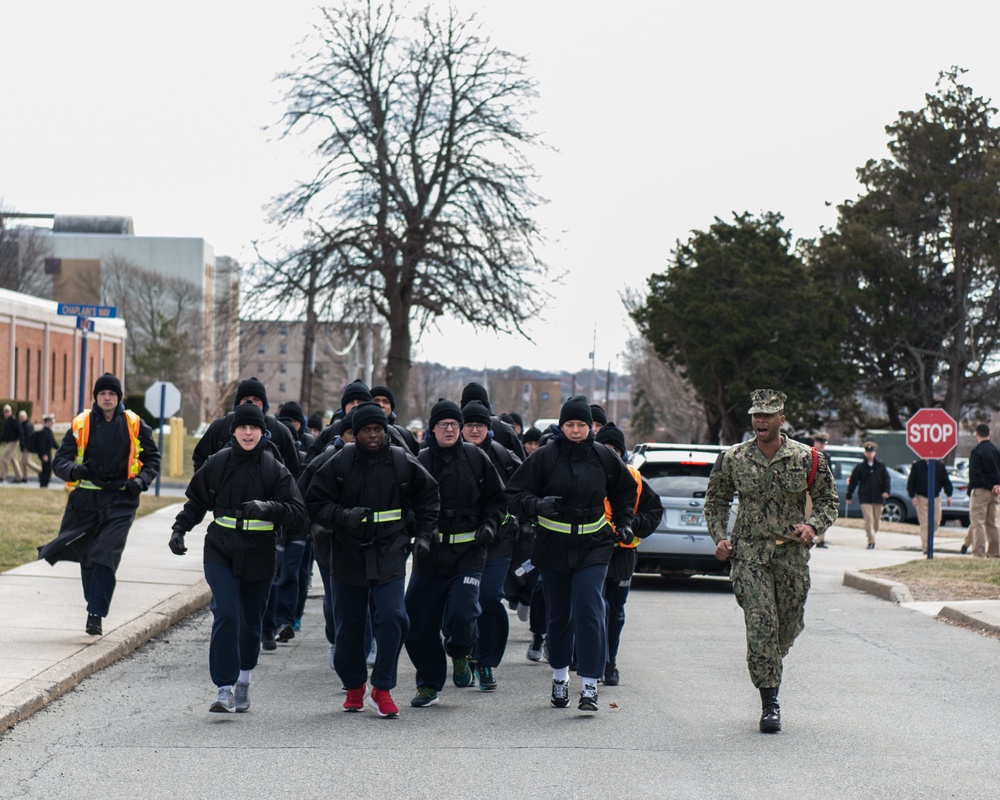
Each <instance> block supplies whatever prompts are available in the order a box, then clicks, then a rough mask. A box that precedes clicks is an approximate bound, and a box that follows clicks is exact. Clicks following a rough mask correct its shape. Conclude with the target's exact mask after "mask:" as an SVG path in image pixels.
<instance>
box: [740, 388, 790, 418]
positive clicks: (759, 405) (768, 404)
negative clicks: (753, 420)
mask: <svg viewBox="0 0 1000 800" xmlns="http://www.w3.org/2000/svg"><path fill="white" fill-rule="evenodd" d="M786 399H787V398H786V397H785V394H784V392H779V391H778V390H777V389H754V390H753V391H752V392H750V410H749V411H748V412H747V413H748V414H778V413H780V412H781V411H782V410H783V409H784V407H785V400H786Z"/></svg>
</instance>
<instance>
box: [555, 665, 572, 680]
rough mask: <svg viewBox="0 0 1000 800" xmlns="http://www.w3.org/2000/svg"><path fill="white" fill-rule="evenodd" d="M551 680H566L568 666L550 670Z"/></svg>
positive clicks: (567, 677)
mask: <svg viewBox="0 0 1000 800" xmlns="http://www.w3.org/2000/svg"><path fill="white" fill-rule="evenodd" d="M552 680H554V681H564V682H565V681H568V680H569V667H563V668H562V669H553V670H552Z"/></svg>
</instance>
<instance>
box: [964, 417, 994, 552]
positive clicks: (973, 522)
mask: <svg viewBox="0 0 1000 800" xmlns="http://www.w3.org/2000/svg"><path fill="white" fill-rule="evenodd" d="M975 433H976V442H977V444H976V446H975V447H973V448H972V452H971V453H969V540H970V542H971V544H972V555H973V556H975V557H976V558H1000V513H998V510H997V503H998V502H1000V449H998V448H997V446H996V445H995V444H993V442H991V441H990V426H989V425H986V424H984V423H980V424H979V425H977V426H976V431H975Z"/></svg>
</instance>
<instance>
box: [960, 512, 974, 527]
mask: <svg viewBox="0 0 1000 800" xmlns="http://www.w3.org/2000/svg"><path fill="white" fill-rule="evenodd" d="M971 522H972V520H970V519H969V517H968V515H966V516H964V517H960V518H959V520H958V524H959V525H961V526H962V527H963V528H968V527H969V524H970V523H971Z"/></svg>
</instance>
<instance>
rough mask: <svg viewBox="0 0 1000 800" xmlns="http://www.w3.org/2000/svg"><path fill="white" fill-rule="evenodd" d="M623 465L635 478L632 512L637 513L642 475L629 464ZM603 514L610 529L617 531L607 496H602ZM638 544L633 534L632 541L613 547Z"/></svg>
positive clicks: (637, 538)
mask: <svg viewBox="0 0 1000 800" xmlns="http://www.w3.org/2000/svg"><path fill="white" fill-rule="evenodd" d="M625 466H627V467H628V471H629V474H631V475H632V478H633V479H634V480H635V508H633V509H632V513H634V514H637V513H639V495H640V494H642V477H641V476H640V475H639V470H637V469H636V468H635V467H633V466H632V465H631V464H626V465H625ZM604 516H605V517H606V518H607V520H608V524H609V525H610V526H611V528H612V530H615V531H616V532H617V528H615V523H613V522H612V521H611V503H609V502H608V498H606V497H605V498H604ZM638 546H639V537H638V536H633V537H632V541H631V542H629V543H628V544H616V545H615V547H638Z"/></svg>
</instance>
